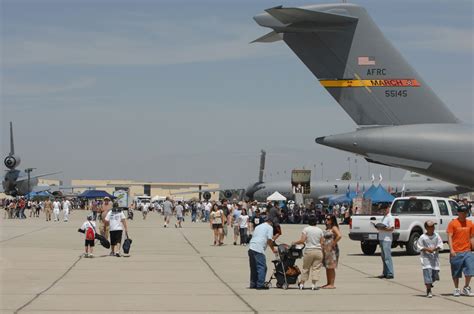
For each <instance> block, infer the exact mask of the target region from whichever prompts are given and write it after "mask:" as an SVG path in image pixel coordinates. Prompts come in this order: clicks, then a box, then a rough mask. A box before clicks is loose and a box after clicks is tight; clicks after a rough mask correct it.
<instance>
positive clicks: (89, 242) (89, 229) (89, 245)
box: [80, 215, 96, 258]
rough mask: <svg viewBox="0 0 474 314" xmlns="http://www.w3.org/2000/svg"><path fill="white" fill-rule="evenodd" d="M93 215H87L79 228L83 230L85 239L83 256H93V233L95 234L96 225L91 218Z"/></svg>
mask: <svg viewBox="0 0 474 314" xmlns="http://www.w3.org/2000/svg"><path fill="white" fill-rule="evenodd" d="M93 218H94V217H93V216H92V215H89V216H87V221H86V222H84V223H83V224H82V227H81V228H80V230H82V231H84V233H85V235H86V241H85V253H84V257H86V258H87V257H90V258H92V257H94V255H93V254H92V251H93V248H94V241H95V234H96V229H95V228H96V226H95V222H94V221H93V220H92V219H93Z"/></svg>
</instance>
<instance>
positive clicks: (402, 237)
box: [349, 196, 472, 255]
mask: <svg viewBox="0 0 474 314" xmlns="http://www.w3.org/2000/svg"><path fill="white" fill-rule="evenodd" d="M458 207H459V205H458V204H457V203H456V202H455V201H453V200H451V199H449V198H441V197H431V196H411V197H399V198H396V199H395V200H394V201H393V203H392V206H391V208H390V212H391V213H392V216H393V218H394V219H395V231H394V232H393V243H392V247H396V246H398V245H400V247H405V248H406V251H407V254H409V255H416V254H418V253H419V251H418V249H417V246H416V242H417V241H418V238H419V237H420V235H422V234H423V232H424V227H423V225H424V223H425V221H427V220H434V221H436V222H437V225H436V232H437V233H438V234H439V235H440V236H441V238H442V239H443V242H448V235H447V233H446V228H447V227H448V224H449V222H450V221H451V220H452V219H454V218H456V217H457V209H458ZM382 218H383V216H382V215H380V214H379V215H354V216H352V219H351V221H350V233H349V238H350V239H351V240H354V241H360V247H361V249H362V252H363V253H364V254H366V255H372V254H374V253H375V250H376V249H377V244H378V233H377V229H375V227H374V226H373V224H372V223H375V224H376V223H379V222H381V221H382ZM468 219H471V220H472V217H469V218H468Z"/></svg>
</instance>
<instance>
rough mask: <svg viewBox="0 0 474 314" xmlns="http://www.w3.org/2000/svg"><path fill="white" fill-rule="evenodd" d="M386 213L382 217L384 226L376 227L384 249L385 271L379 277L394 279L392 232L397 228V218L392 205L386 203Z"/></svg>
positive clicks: (383, 261)
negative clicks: (394, 216) (391, 209)
mask: <svg viewBox="0 0 474 314" xmlns="http://www.w3.org/2000/svg"><path fill="white" fill-rule="evenodd" d="M384 211H385V212H384V214H385V216H383V218H382V224H383V226H380V227H376V228H377V230H378V231H379V244H380V249H381V250H382V254H381V257H382V263H383V272H382V275H380V276H379V278H385V279H393V275H394V272H393V262H392V239H393V237H392V233H393V230H395V220H394V219H393V217H392V214H390V206H388V205H385V208H384Z"/></svg>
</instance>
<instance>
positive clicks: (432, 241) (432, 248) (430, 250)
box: [417, 220, 443, 298]
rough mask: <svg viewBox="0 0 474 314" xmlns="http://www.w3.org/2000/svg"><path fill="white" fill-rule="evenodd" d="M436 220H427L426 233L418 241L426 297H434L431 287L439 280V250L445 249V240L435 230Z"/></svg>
mask: <svg viewBox="0 0 474 314" xmlns="http://www.w3.org/2000/svg"><path fill="white" fill-rule="evenodd" d="M435 225H436V222H435V221H433V220H428V221H426V222H425V229H426V233H425V234H423V235H422V236H421V237H420V238H419V239H418V242H417V246H418V249H419V250H420V260H421V267H422V268H423V279H424V281H425V286H426V297H427V298H432V297H433V294H432V292H431V288H433V283H434V282H435V281H437V280H439V254H438V253H439V251H440V250H442V249H443V240H442V239H441V237H440V236H439V234H437V233H436V232H434V230H435Z"/></svg>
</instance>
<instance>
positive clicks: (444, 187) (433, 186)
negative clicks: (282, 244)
mask: <svg viewBox="0 0 474 314" xmlns="http://www.w3.org/2000/svg"><path fill="white" fill-rule="evenodd" d="M265 160H266V152H265V151H263V150H262V152H261V155H260V167H259V174H258V181H257V182H255V183H252V184H250V185H249V186H248V187H247V188H236V187H228V188H225V187H224V188H218V189H208V190H205V189H203V190H195V191H183V192H177V193H173V195H180V194H181V195H182V194H192V193H202V196H203V198H204V199H210V198H211V193H216V192H219V193H222V195H221V197H220V198H227V199H230V200H232V199H234V198H235V199H238V200H240V199H243V198H245V199H249V200H256V201H259V202H265V201H266V199H267V197H268V196H270V195H271V194H272V193H273V192H275V191H278V192H280V193H281V194H282V195H284V196H285V197H286V198H288V199H293V198H294V194H293V187H292V185H291V180H290V179H288V180H286V181H270V182H264V180H263V179H264V173H265ZM379 183H380V184H381V185H382V186H383V187H384V188H385V189H387V190H389V191H390V192H391V193H392V194H395V195H397V196H400V195H402V193H403V194H404V195H407V196H409V195H433V196H446V197H447V196H451V195H455V194H462V193H466V192H468V191H470V190H469V189H466V188H464V187H460V186H456V185H454V184H451V183H448V182H443V181H439V180H434V179H432V178H428V177H425V176H421V175H419V174H416V173H407V174H406V175H405V177H404V178H403V180H402V181H391V180H389V181H381V182H379ZM372 184H373V181H370V180H367V181H355V180H328V181H323V180H311V182H310V194H309V195H307V196H306V197H309V198H312V199H314V200H317V199H328V198H330V197H332V196H339V195H343V194H345V193H346V192H347V190H350V191H352V192H354V191H356V190H357V186H358V187H359V191H360V192H363V190H364V187H365V189H368V188H369V187H370V186H371V185H372Z"/></svg>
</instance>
